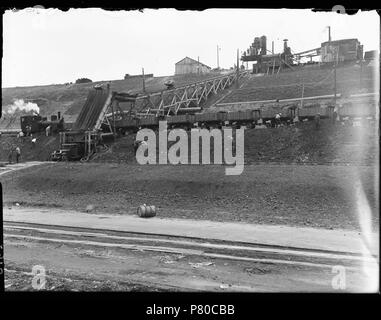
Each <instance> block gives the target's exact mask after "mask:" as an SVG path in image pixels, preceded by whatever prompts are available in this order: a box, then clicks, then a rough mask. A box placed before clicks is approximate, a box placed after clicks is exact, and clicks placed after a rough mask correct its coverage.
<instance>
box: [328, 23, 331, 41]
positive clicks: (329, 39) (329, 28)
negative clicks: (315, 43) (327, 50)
mask: <svg viewBox="0 0 381 320" xmlns="http://www.w3.org/2000/svg"><path fill="white" fill-rule="evenodd" d="M328 41H329V42H331V27H330V26H328Z"/></svg>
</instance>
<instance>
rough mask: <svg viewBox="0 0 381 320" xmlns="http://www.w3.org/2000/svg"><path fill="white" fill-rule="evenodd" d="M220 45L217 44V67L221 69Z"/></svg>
mask: <svg viewBox="0 0 381 320" xmlns="http://www.w3.org/2000/svg"><path fill="white" fill-rule="evenodd" d="M220 49H221V48H220V47H219V46H218V45H217V69H218V70H220V55H219V51H220Z"/></svg>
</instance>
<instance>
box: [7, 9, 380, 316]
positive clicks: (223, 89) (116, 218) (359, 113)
mask: <svg viewBox="0 0 381 320" xmlns="http://www.w3.org/2000/svg"><path fill="white" fill-rule="evenodd" d="M2 18H3V31H2V37H3V41H2V46H3V56H2V87H1V89H2V91H1V92H2V100H1V102H2V103H1V105H2V109H1V118H0V182H1V188H2V202H3V203H2V212H3V214H2V233H3V235H2V238H3V244H2V249H3V255H2V258H3V261H2V263H3V265H2V270H1V271H2V274H3V276H4V291H5V292H6V293H7V292H105V291H107V292H110V291H112V292H128V293H131V292H145V293H147V292H148V293H149V292H150V293H152V292H154V293H158V294H159V293H162V292H170V293H175V292H176V293H186V292H201V293H202V292H204V293H205V292H206V293H268V292H270V293H379V99H380V96H379V91H380V90H379V87H380V83H379V73H380V68H379V58H380V17H379V13H378V12H377V11H376V10H361V9H360V10H358V11H357V12H356V13H354V14H348V12H346V8H345V7H344V6H341V5H337V6H334V7H332V9H329V10H325V11H318V10H313V9H286V8H284V9H275V8H274V9H264V8H263V9H260V8H258V9H255V8H251V9H244V8H242V9H238V8H236V9H233V8H231V9H229V8H219V9H217V8H215V9H212V8H211V9H205V10H190V9H189V10H185V9H182V10H180V9H171V8H165V9H164V8H162V9H140V10H136V9H135V10H133V9H131V10H127V9H126V10H123V9H120V10H119V9H115V10H107V9H104V8H97V7H89V8H71V9H68V10H61V9H58V8H48V7H44V6H42V5H37V6H31V7H27V8H14V9H12V8H9V9H6V10H4V12H3V17H2ZM169 302H170V301H169ZM169 302H168V304H167V305H163V304H150V305H149V306H147V307H146V308H145V309H144V314H146V315H149V316H152V319H154V318H155V316H156V317H157V316H159V317H157V319H160V316H163V317H161V318H162V319H164V316H168V319H171V318H176V317H180V315H182V316H187V317H188V318H189V319H193V318H194V317H196V316H201V315H231V316H232V319H233V318H234V317H233V315H234V314H235V312H236V311H237V306H235V305H234V304H225V303H221V304H208V303H207V301H205V303H204V304H192V305H189V306H188V307H187V308H186V309H185V308H181V307H177V306H175V305H173V304H172V305H171V304H170V303H169ZM136 319H138V318H136ZM155 319H156V318H155ZM234 319H238V318H234ZM247 319H248V318H247Z"/></svg>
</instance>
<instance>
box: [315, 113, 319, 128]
mask: <svg viewBox="0 0 381 320" xmlns="http://www.w3.org/2000/svg"><path fill="white" fill-rule="evenodd" d="M319 128H320V113H317V114H316V116H315V129H316V130H319Z"/></svg>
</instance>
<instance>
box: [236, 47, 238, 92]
mask: <svg viewBox="0 0 381 320" xmlns="http://www.w3.org/2000/svg"><path fill="white" fill-rule="evenodd" d="M238 79H239V49H237V81H236V87H237V89H238V88H239V83H238Z"/></svg>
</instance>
